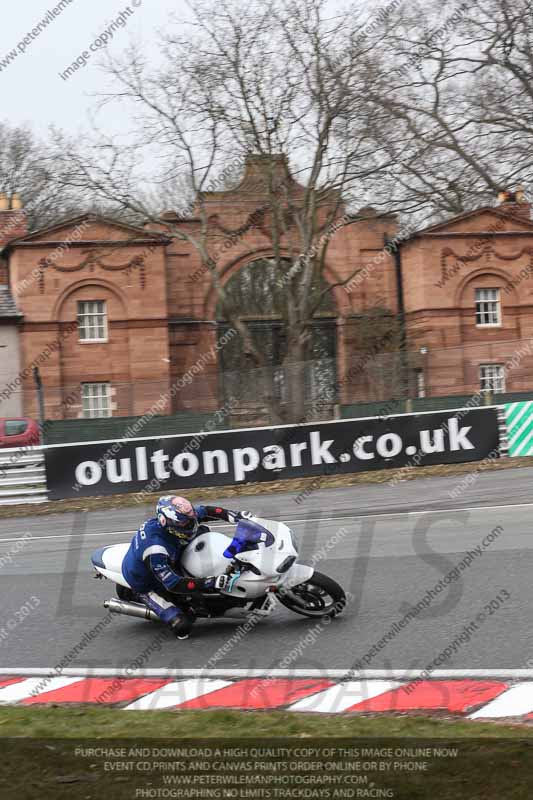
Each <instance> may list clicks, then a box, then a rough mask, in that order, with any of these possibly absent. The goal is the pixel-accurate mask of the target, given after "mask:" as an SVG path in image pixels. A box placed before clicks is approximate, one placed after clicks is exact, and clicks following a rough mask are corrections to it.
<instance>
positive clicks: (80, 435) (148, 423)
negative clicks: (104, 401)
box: [43, 412, 227, 444]
mask: <svg viewBox="0 0 533 800" xmlns="http://www.w3.org/2000/svg"><path fill="white" fill-rule="evenodd" d="M215 421H216V424H215ZM226 427H227V422H226V421H225V420H224V418H223V417H222V415H219V416H218V417H215V416H214V414H212V413H195V412H187V413H183V414H172V415H170V416H154V417H152V418H151V419H147V417H146V416H144V417H106V418H102V419H62V420H46V422H45V423H44V436H43V439H44V444H63V443H67V442H93V441H94V442H96V441H100V440H118V439H131V438H135V437H138V436H140V437H144V436H164V435H166V434H177V433H198V432H200V431H204V430H222V429H223V428H226Z"/></svg>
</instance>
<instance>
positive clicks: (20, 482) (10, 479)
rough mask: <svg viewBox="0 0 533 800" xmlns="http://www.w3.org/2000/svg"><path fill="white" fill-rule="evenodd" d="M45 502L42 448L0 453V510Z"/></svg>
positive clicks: (45, 491)
mask: <svg viewBox="0 0 533 800" xmlns="http://www.w3.org/2000/svg"><path fill="white" fill-rule="evenodd" d="M47 501H48V489H47V486H46V472H45V467H44V454H43V449H42V447H22V448H17V449H7V450H0V506H9V505H17V504H19V503H46V502H47Z"/></svg>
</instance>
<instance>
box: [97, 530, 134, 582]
mask: <svg viewBox="0 0 533 800" xmlns="http://www.w3.org/2000/svg"><path fill="white" fill-rule="evenodd" d="M129 549H130V544H129V542H121V543H120V544H110V545H107V547H100V549H99V550H97V551H96V552H95V553H93V555H92V556H91V561H92V563H93V566H94V568H95V569H96V571H97V572H99V573H100V575H103V576H104V578H109V580H111V581H114V583H118V584H119V585H120V586H125V587H126V589H131V586H130V585H129V583H128V582H127V580H126V579H125V577H124V575H123V574H122V562H123V561H124V557H125V555H126V553H127V552H128V550H129Z"/></svg>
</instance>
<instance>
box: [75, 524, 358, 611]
mask: <svg viewBox="0 0 533 800" xmlns="http://www.w3.org/2000/svg"><path fill="white" fill-rule="evenodd" d="M199 531H200V532H199V534H198V535H197V536H196V537H195V538H194V539H193V540H192V541H191V542H190V543H189V544H188V545H187V547H186V548H185V550H184V552H183V554H182V557H181V560H180V571H181V572H182V573H183V574H184V575H185V576H186V577H191V578H207V577H209V576H210V575H222V574H226V575H228V576H229V578H230V580H229V581H228V583H227V586H226V588H225V589H223V590H221V591H220V592H219V593H217V594H211V593H202V592H194V593H191V594H190V595H182V594H180V595H178V594H172V593H171V592H166V591H165V590H164V589H163V588H162V587H161V589H160V590H159V589H158V593H159V594H161V595H162V596H164V597H165V598H166V599H167V600H168V601H169V602H171V603H173V604H174V605H176V606H178V607H179V606H181V605H184V606H186V607H188V608H192V609H193V610H194V612H195V614H196V616H197V617H204V618H209V617H222V616H227V617H235V616H237V617H241V618H242V617H243V616H244V617H246V616H247V615H248V614H257V615H259V616H267V615H269V614H270V613H271V612H272V611H273V610H274V608H275V607H276V605H277V602H278V601H279V602H280V603H282V604H283V605H284V606H286V607H287V608H289V609H290V610H291V611H294V612H295V613H296V614H301V615H303V616H304V617H334V616H336V615H337V614H339V613H340V612H341V611H342V610H343V609H344V607H345V605H346V596H345V593H344V591H343V589H342V588H341V587H340V586H339V584H338V583H336V581H334V580H332V578H329V577H328V576H327V575H323V574H322V573H321V572H317V571H316V570H314V569H313V567H309V566H305V565H304V564H300V563H299V562H298V541H297V538H296V535H295V534H294V532H293V531H292V530H291V529H290V528H289V527H288V526H287V525H285V524H284V523H283V522H276V521H273V520H268V519H262V518H260V517H254V516H250V517H249V518H247V519H242V520H240V521H239V523H238V525H237V528H236V530H235V534H234V536H233V539H232V540H231V542H230V543H229V544H228V541H229V540H228V537H227V536H226V535H225V534H224V533H221V532H219V531H214V530H211V529H210V528H208V527H207V526H206V525H203V526H200V529H199ZM128 548H129V543H122V544H114V545H109V546H106V547H101V548H100V549H99V550H97V551H96V552H95V553H93V555H92V556H91V561H92V564H93V566H94V568H95V570H96V575H95V576H94V577H96V578H100V579H101V578H107V579H108V580H111V581H113V582H114V583H115V584H116V593H117V598H111V599H109V600H105V601H104V607H105V608H107V609H108V610H109V611H110V612H113V613H117V614H126V615H128V616H132V617H140V618H142V619H148V620H153V621H159V618H158V617H157V615H156V614H155V613H154V612H153V611H152V610H151V609H149V608H147V607H146V606H145V605H144V604H143V603H141V602H138V601H137V598H136V595H135V592H134V591H133V590H132V589H131V587H130V586H129V585H128V583H127V581H126V580H125V578H124V576H123V574H122V561H123V559H124V557H125V555H126V553H127V551H128Z"/></svg>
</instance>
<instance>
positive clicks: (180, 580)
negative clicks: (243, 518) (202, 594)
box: [122, 505, 240, 594]
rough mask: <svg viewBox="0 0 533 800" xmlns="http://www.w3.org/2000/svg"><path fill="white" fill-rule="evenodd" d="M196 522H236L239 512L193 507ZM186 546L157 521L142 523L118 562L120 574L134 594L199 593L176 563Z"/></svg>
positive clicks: (197, 585) (194, 582)
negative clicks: (218, 520)
mask: <svg viewBox="0 0 533 800" xmlns="http://www.w3.org/2000/svg"><path fill="white" fill-rule="evenodd" d="M194 509H195V511H196V515H197V518H198V522H200V523H201V522H206V521H207V520H210V519H223V520H225V521H226V522H236V521H237V520H238V519H239V518H240V512H235V511H229V510H228V509H225V508H220V507H219V506H203V505H200V506H195V507H194ZM188 544H189V542H187V541H184V540H181V539H178V538H177V537H176V536H174V535H173V534H171V533H169V532H168V531H167V530H166V529H165V528H164V527H163V526H162V525H160V524H159V520H158V519H157V518H156V517H154V518H153V519H149V520H146V522H143V524H142V525H141V527H140V528H139V530H138V531H137V533H136V534H135V536H134V537H133V539H132V541H131V544H130V547H129V550H128V552H127V553H126V555H125V557H124V560H123V562H122V574H123V575H124V578H125V579H126V580H127V582H128V584H129V585H130V586H131V588H132V589H133V590H134V591H135V592H139V593H141V592H142V593H146V592H151V591H155V592H157V591H161V589H163V588H164V589H166V590H167V591H170V592H176V593H178V594H179V593H182V594H187V593H190V592H194V591H196V590H198V589H203V588H204V586H203V584H204V581H202V580H198V579H194V578H188V577H184V576H183V575H182V574H181V571H180V566H179V565H180V560H181V556H182V554H183V551H184V549H185V547H186V546H187V545H188Z"/></svg>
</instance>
